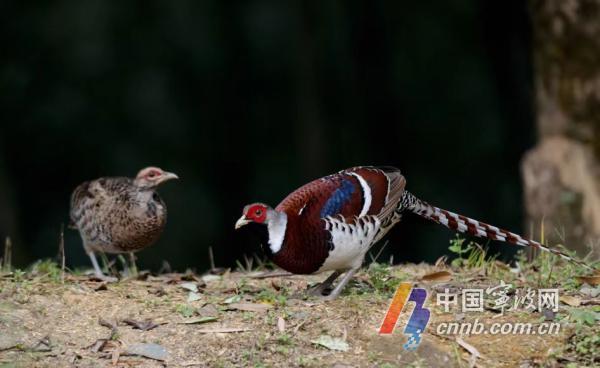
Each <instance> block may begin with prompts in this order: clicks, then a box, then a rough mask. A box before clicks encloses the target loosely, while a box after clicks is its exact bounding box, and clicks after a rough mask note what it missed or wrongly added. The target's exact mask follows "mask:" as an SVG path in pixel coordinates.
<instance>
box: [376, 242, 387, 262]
mask: <svg viewBox="0 0 600 368" xmlns="http://www.w3.org/2000/svg"><path fill="white" fill-rule="evenodd" d="M389 242H390V241H389V240H386V241H385V243H383V245H382V246H381V248H379V252H377V255H376V256H375V258H374V259H373V262H377V259H379V256H381V253H382V252H383V250H384V249H385V247H386V246H387V245H388V243H389Z"/></svg>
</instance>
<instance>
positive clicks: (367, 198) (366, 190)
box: [349, 172, 373, 217]
mask: <svg viewBox="0 0 600 368" xmlns="http://www.w3.org/2000/svg"><path fill="white" fill-rule="evenodd" d="M349 174H350V175H352V176H355V177H356V178H357V179H358V182H359V183H360V186H361V188H362V191H363V199H364V201H363V202H364V204H363V207H362V210H361V211H360V215H358V217H363V216H364V215H366V214H367V213H368V212H369V209H370V208H371V202H372V201H373V195H372V194H371V187H370V186H369V183H367V181H366V180H365V179H364V178H363V177H362V176H360V175H358V174H357V173H354V172H351V173H349Z"/></svg>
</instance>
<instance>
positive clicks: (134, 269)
mask: <svg viewBox="0 0 600 368" xmlns="http://www.w3.org/2000/svg"><path fill="white" fill-rule="evenodd" d="M129 263H130V266H129V267H130V268H131V276H137V275H138V268H137V265H136V264H135V254H133V252H129Z"/></svg>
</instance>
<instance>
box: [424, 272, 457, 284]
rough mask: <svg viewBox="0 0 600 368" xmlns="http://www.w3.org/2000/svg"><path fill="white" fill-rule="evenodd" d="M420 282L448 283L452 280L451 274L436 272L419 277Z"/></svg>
mask: <svg viewBox="0 0 600 368" xmlns="http://www.w3.org/2000/svg"><path fill="white" fill-rule="evenodd" d="M421 280H422V281H431V282H448V281H450V280H452V274H451V273H450V272H448V271H438V272H432V273H430V274H427V275H425V276H423V277H421Z"/></svg>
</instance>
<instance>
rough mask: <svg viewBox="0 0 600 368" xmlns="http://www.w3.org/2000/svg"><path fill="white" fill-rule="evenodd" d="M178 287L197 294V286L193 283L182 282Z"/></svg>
mask: <svg viewBox="0 0 600 368" xmlns="http://www.w3.org/2000/svg"><path fill="white" fill-rule="evenodd" d="M179 286H180V287H182V288H184V289H186V290H188V291H191V292H193V293H197V292H198V285H197V284H196V283H195V282H182V283H181V284H179Z"/></svg>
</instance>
